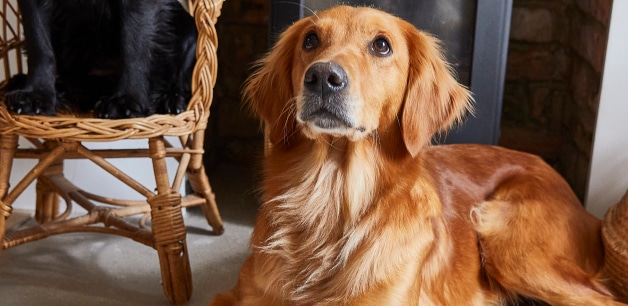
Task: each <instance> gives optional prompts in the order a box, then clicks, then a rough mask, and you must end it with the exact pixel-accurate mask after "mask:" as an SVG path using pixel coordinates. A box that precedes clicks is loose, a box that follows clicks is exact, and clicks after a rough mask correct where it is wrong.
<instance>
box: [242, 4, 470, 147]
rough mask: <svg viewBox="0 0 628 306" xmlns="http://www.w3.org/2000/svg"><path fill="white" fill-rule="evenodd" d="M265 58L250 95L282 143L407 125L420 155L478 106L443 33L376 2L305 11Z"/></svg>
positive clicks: (272, 136)
mask: <svg viewBox="0 0 628 306" xmlns="http://www.w3.org/2000/svg"><path fill="white" fill-rule="evenodd" d="M259 64H260V67H259V70H258V71H257V72H256V73H255V74H254V75H252V76H251V78H250V79H249V81H248V82H247V84H246V87H245V89H244V94H245V97H246V99H247V100H248V101H249V102H250V106H251V108H252V109H253V110H254V111H255V112H256V113H257V114H258V115H259V116H260V117H261V119H262V121H263V122H264V124H265V126H266V128H267V132H268V137H269V140H270V141H271V143H272V144H273V145H278V146H282V145H283V146H286V145H288V144H290V140H291V138H294V137H295V136H298V137H306V138H311V139H316V138H317V137H321V136H325V137H329V136H331V137H346V138H347V139H349V140H350V141H362V140H364V139H367V138H368V136H369V135H371V134H373V133H374V132H376V131H390V130H396V131H398V130H399V128H398V126H399V125H400V131H401V133H397V134H400V135H399V137H401V138H402V140H403V143H405V147H406V149H407V151H408V152H409V153H410V154H411V155H413V156H414V155H416V154H417V153H418V152H419V150H420V149H421V147H423V146H424V145H425V144H427V143H429V141H430V139H431V137H432V135H433V134H434V133H436V132H438V131H441V130H445V129H447V128H449V127H450V126H451V125H452V124H453V123H454V122H455V121H457V120H459V119H460V118H461V117H462V116H463V115H464V114H465V112H466V111H467V110H469V109H470V105H471V98H470V94H469V92H468V91H467V90H466V89H465V88H464V87H462V86H461V85H460V84H458V82H456V80H455V79H454V78H453V77H452V75H451V74H450V69H449V67H448V65H447V63H446V62H445V61H444V60H443V55H442V54H441V52H440V49H439V46H438V42H437V40H436V39H434V38H432V37H431V36H429V35H427V34H425V33H423V32H421V31H419V30H417V29H416V28H414V27H413V26H412V25H411V24H409V23H407V22H405V21H403V20H401V19H398V18H396V17H394V16H391V15H389V14H387V13H384V12H382V11H379V10H376V9H372V8H366V7H362V8H353V7H347V6H338V7H334V8H332V9H329V10H326V11H323V12H320V13H318V14H316V15H314V16H312V17H309V18H305V19H302V20H300V21H298V22H296V23H295V24H293V25H292V26H290V27H289V28H288V29H287V30H286V31H285V32H284V33H283V34H282V35H281V37H280V39H279V42H278V43H277V44H276V45H275V47H274V48H273V49H272V51H271V52H270V53H269V54H268V55H267V56H266V57H265V58H264V59H262V60H261V61H260V63H259ZM393 125H396V126H397V128H396V129H393V128H392V127H393Z"/></svg>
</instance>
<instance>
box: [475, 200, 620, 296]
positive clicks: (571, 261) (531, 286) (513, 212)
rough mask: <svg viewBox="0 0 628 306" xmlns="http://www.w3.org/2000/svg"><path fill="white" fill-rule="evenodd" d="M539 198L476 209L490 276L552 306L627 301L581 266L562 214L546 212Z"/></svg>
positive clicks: (492, 203) (482, 205)
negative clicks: (621, 299)
mask: <svg viewBox="0 0 628 306" xmlns="http://www.w3.org/2000/svg"><path fill="white" fill-rule="evenodd" d="M544 204H545V205H546V204H547V203H542V202H540V201H534V200H530V201H524V202H523V203H512V202H509V201H504V200H493V201H487V202H484V203H482V204H481V205H479V206H478V207H475V208H473V209H472V210H471V214H470V218H471V222H472V223H473V225H474V227H475V229H476V231H477V232H478V236H479V239H480V248H481V254H482V261H483V268H484V270H485V271H486V275H487V276H488V277H489V278H490V279H491V280H493V281H495V282H497V283H499V285H500V286H502V287H503V288H504V289H505V290H507V291H509V292H512V293H514V294H518V295H522V296H527V297H531V298H535V299H539V300H542V301H545V302H547V303H550V304H551V305H623V304H620V303H618V302H615V301H614V300H613V298H612V296H611V295H610V294H609V293H608V291H607V290H606V289H605V288H604V287H603V286H602V285H601V284H600V283H599V282H598V280H597V276H596V275H591V274H588V273H586V272H585V271H584V270H583V268H581V267H580V266H579V265H578V261H577V259H576V258H581V257H582V256H581V255H582V254H574V253H577V251H578V248H574V247H573V245H572V243H577V242H574V241H579V240H578V239H579V238H578V237H573V236H571V235H570V234H569V229H568V228H567V225H566V223H565V220H563V219H562V218H561V217H557V216H556V215H554V216H547V214H548V210H547V209H544V208H542V207H540V206H539V205H544Z"/></svg>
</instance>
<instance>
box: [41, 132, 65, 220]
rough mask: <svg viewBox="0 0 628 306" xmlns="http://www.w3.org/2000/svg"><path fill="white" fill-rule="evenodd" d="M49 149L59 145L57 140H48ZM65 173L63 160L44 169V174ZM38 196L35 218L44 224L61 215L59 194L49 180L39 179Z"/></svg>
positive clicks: (46, 144)
mask: <svg viewBox="0 0 628 306" xmlns="http://www.w3.org/2000/svg"><path fill="white" fill-rule="evenodd" d="M44 145H45V146H46V147H47V148H48V149H53V148H54V147H56V146H58V144H57V143H55V142H46V143H44ZM55 174H63V160H59V161H56V162H54V163H52V164H51V165H50V166H48V167H47V168H46V170H44V172H43V173H42V175H41V176H40V177H42V176H47V175H55ZM35 192H36V194H37V198H36V200H35V220H36V221H37V222H39V224H43V223H46V222H49V221H52V220H54V218H56V217H57V216H58V215H59V195H58V194H57V193H56V192H55V191H54V189H53V188H52V187H51V186H50V183H49V182H48V181H47V180H43V179H38V180H37V184H36V185H35Z"/></svg>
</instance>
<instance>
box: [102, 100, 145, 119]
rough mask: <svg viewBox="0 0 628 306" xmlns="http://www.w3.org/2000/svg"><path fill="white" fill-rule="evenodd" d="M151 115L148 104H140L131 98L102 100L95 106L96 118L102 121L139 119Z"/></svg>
mask: <svg viewBox="0 0 628 306" xmlns="http://www.w3.org/2000/svg"><path fill="white" fill-rule="evenodd" d="M151 113H152V111H151V110H150V109H149V108H148V107H146V103H141V102H138V101H137V100H136V99H133V98H131V97H129V96H114V97H110V98H107V99H101V100H100V101H98V102H97V103H96V105H95V106H94V116H95V117H98V118H102V119H122V118H138V117H146V116H148V115H150V114H151Z"/></svg>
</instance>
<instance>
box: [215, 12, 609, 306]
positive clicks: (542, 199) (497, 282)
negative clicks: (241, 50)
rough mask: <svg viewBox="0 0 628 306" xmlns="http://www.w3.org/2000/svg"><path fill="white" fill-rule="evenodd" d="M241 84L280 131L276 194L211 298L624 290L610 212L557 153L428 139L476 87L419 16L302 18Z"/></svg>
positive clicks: (266, 189) (240, 301) (259, 300)
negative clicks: (609, 231)
mask: <svg viewBox="0 0 628 306" xmlns="http://www.w3.org/2000/svg"><path fill="white" fill-rule="evenodd" d="M244 94H245V97H246V98H247V99H248V101H249V102H250V106H251V108H252V109H253V110H254V111H255V112H256V114H257V115H258V116H259V117H260V118H261V120H262V122H263V124H264V126H265V128H266V132H267V136H268V142H269V146H268V149H267V152H266V156H265V162H264V180H263V185H262V190H263V196H262V197H263V201H264V203H263V205H262V207H261V209H260V212H259V216H258V218H257V221H256V224H255V228H254V231H253V235H252V238H251V243H252V250H251V251H252V254H251V255H250V257H249V258H248V260H246V262H245V263H244V266H243V267H242V269H241V271H240V275H239V281H238V283H237V285H236V287H235V288H234V289H233V290H231V291H229V292H227V293H225V294H221V295H219V296H217V297H216V299H215V300H214V302H213V304H214V305H360V306H364V305H377V306H382V305H383V306H389V305H390V306H398V305H417V304H419V305H504V304H516V303H518V302H519V301H520V300H521V299H534V300H541V301H544V302H546V303H549V304H552V305H621V303H620V302H618V301H616V300H615V297H614V296H613V295H612V293H611V292H609V290H607V289H606V287H605V284H604V279H603V278H602V276H601V275H600V273H599V271H600V268H601V266H602V265H603V259H604V251H603V246H602V243H601V238H600V224H601V222H600V221H599V220H598V219H596V218H595V217H593V216H591V215H590V214H588V213H587V212H586V211H585V210H584V209H583V207H582V205H581V204H580V203H579V201H578V199H577V198H576V196H575V195H574V194H573V192H572V191H571V190H570V188H569V186H568V185H567V183H566V182H565V181H564V180H563V179H562V178H561V177H560V176H559V175H558V174H557V173H556V172H555V171H554V170H552V168H550V167H549V166H548V165H546V164H545V163H544V162H543V161H542V160H541V159H539V158H538V157H535V156H531V155H528V154H525V153H519V152H514V151H509V150H506V149H503V148H498V147H491V146H481V145H438V146H430V145H429V144H430V140H431V138H432V137H433V135H434V134H435V133H437V132H439V131H444V130H446V129H447V128H449V127H450V126H451V125H452V124H455V123H456V122H457V121H459V120H460V119H461V118H462V117H463V116H464V115H465V113H466V112H468V111H469V110H470V109H471V104H472V102H471V101H472V99H471V95H470V93H469V91H467V90H466V89H465V88H464V87H463V86H461V85H460V84H458V83H457V82H456V80H455V79H454V78H453V77H452V75H451V73H450V69H449V67H448V64H447V63H446V62H445V61H444V60H443V55H442V54H441V51H440V49H439V46H438V42H437V40H436V39H434V38H433V37H431V36H429V35H428V34H426V33H423V32H421V31H419V30H417V29H415V28H414V27H413V26H412V25H411V24H409V23H407V22H405V21H402V20H400V19H398V18H396V17H393V16H391V15H389V14H386V13H384V12H381V11H379V10H376V9H372V8H352V7H347V6H338V7H335V8H332V9H330V10H326V11H323V12H320V13H318V14H316V15H314V16H312V17H309V18H306V19H302V20H300V21H298V22H296V23H295V24H294V25H292V26H290V27H289V28H288V29H287V30H286V31H285V32H284V33H283V35H282V36H281V38H280V40H279V42H278V43H277V45H276V46H275V47H274V48H273V49H272V51H271V52H270V53H269V54H268V55H267V56H266V57H265V58H264V59H263V60H261V62H260V66H259V68H258V70H257V72H256V73H255V74H254V75H252V76H251V78H250V79H249V81H248V83H247V84H246V86H245V89H244Z"/></svg>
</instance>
